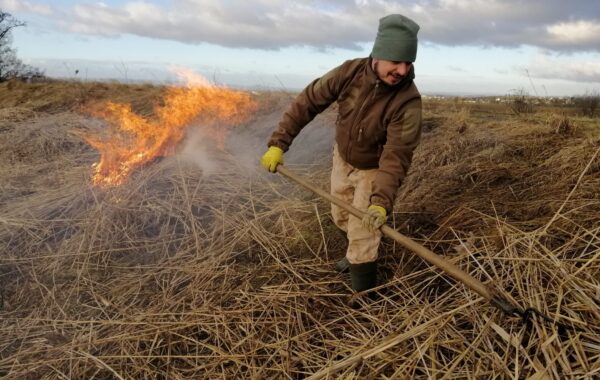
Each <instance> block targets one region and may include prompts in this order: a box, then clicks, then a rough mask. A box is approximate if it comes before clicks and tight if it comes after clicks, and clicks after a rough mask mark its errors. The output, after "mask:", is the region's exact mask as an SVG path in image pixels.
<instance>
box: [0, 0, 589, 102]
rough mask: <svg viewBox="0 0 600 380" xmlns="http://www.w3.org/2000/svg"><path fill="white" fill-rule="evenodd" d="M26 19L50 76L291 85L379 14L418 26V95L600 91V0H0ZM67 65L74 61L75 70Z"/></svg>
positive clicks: (366, 41)
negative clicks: (181, 75)
mask: <svg viewBox="0 0 600 380" xmlns="http://www.w3.org/2000/svg"><path fill="white" fill-rule="evenodd" d="M0 8H1V9H2V10H4V11H7V12H10V13H12V14H13V15H14V16H16V17H17V18H18V19H20V20H22V21H25V22H27V27H26V28H19V29H17V30H15V31H14V33H13V44H14V47H16V48H17V49H18V54H19V56H20V57H21V58H22V59H23V60H24V61H25V62H27V63H30V64H33V65H36V66H38V67H40V68H42V69H44V70H45V71H46V73H47V74H48V75H51V76H56V77H69V78H73V77H77V78H81V79H88V80H90V79H97V78H114V79H119V80H138V79H142V80H154V81H159V82H165V81H169V80H172V78H173V76H172V74H171V71H172V70H171V69H172V68H173V67H177V66H180V67H181V66H183V67H187V68H189V69H192V70H194V71H196V72H198V73H201V74H203V75H205V76H206V77H207V78H208V79H209V80H211V81H213V82H216V83H219V84H227V85H230V86H252V87H275V88H285V89H299V88H302V87H304V86H305V85H306V84H307V83H308V82H309V81H311V80H312V79H314V78H316V77H318V76H320V75H321V74H323V73H324V72H326V71H327V70H329V69H331V68H333V67H335V66H337V65H339V64H340V63H342V62H343V61H344V60H346V59H350V58H355V57H364V56H368V55H369V53H370V50H371V46H372V43H373V40H374V38H375V35H376V31H377V24H378V20H379V18H380V17H382V16H384V15H386V14H390V13H402V14H404V15H406V16H409V17H411V18H412V19H413V20H415V21H416V22H417V23H418V24H419V25H420V26H421V30H420V32H419V44H420V45H419V52H418V56H417V62H416V64H415V70H416V75H417V79H416V82H417V85H418V86H419V88H420V90H421V92H423V93H425V94H436V93H442V94H498V95H503V94H507V93H510V92H511V91H514V90H520V89H524V90H525V91H527V92H529V93H531V94H534V95H535V94H536V93H537V94H539V95H551V96H552V95H576V94H583V93H585V92H586V91H593V90H598V89H600V1H598V0H570V1H564V0H528V1H527V0H396V1H388V0H312V1H310V0H305V1H292V0H136V1H129V0H119V1H118V0H104V1H93V0H89V1H86V0H84V1H73V0H55V1H38V0H0ZM75 70H79V73H78V74H75Z"/></svg>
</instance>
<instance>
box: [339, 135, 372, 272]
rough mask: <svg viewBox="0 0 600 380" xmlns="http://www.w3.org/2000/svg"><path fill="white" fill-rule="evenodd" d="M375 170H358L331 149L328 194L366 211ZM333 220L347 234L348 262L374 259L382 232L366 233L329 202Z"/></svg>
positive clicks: (354, 221)
mask: <svg viewBox="0 0 600 380" xmlns="http://www.w3.org/2000/svg"><path fill="white" fill-rule="evenodd" d="M376 173H377V169H369V170H360V169H356V168H355V167H353V166H352V165H350V164H349V163H347V162H345V161H344V160H343V159H342V158H341V157H340V154H339V152H338V147H337V144H336V145H335V146H334V148H333V167H332V170H331V195H333V196H334V197H337V198H339V199H341V200H343V201H344V202H347V203H350V204H352V205H353V206H354V207H356V208H357V209H359V210H361V211H366V209H367V207H369V204H370V197H371V192H372V188H373V180H374V179H375V174H376ZM331 215H332V217H333V222H334V223H335V224H336V226H338V227H339V228H340V229H341V230H342V231H344V232H346V234H347V236H348V250H347V251H346V258H347V259H348V261H349V262H350V263H351V264H362V263H367V262H371V261H375V260H376V259H377V253H378V248H379V242H380V240H381V231H379V230H377V231H375V232H369V231H368V230H367V229H365V228H363V227H362V223H361V220H360V219H358V218H357V217H355V216H353V215H350V214H349V213H348V211H345V210H343V209H341V208H339V207H338V206H336V205H334V204H333V203H332V204H331Z"/></svg>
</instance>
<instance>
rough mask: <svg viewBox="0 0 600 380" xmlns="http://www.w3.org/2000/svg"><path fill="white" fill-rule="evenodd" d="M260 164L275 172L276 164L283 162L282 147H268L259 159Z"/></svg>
mask: <svg viewBox="0 0 600 380" xmlns="http://www.w3.org/2000/svg"><path fill="white" fill-rule="evenodd" d="M260 164H261V165H262V166H263V167H264V168H265V169H267V170H268V171H270V172H271V173H275V172H276V171H277V165H279V164H283V149H281V148H279V147H276V146H271V147H269V149H268V150H267V152H266V153H265V154H263V156H262V158H261V159H260Z"/></svg>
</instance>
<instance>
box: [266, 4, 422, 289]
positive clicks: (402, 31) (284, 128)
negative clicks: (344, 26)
mask: <svg viewBox="0 0 600 380" xmlns="http://www.w3.org/2000/svg"><path fill="white" fill-rule="evenodd" d="M418 30H419V26H418V25H417V24H416V23H415V22H414V21H412V20H411V19H409V18H407V17H405V16H402V15H397V14H393V15H388V16H386V17H383V18H382V19H380V20H379V29H378V32H377V38H376V40H375V44H374V46H373V50H372V52H371V56H370V57H368V58H360V59H354V60H349V61H346V62H344V63H343V64H342V65H341V66H338V67H336V68H335V69H333V70H331V71H330V72H328V73H327V74H325V75H324V76H322V77H321V78H318V79H316V80H314V81H313V82H312V83H311V84H309V85H308V86H307V87H306V88H305V89H304V90H303V91H302V93H300V95H298V97H297V98H296V99H295V101H294V102H293V103H292V105H291V106H290V108H289V109H288V110H287V111H286V112H285V113H284V115H283V117H282V119H281V121H280V123H279V126H278V128H277V129H276V130H275V132H274V133H273V135H272V136H271V139H270V140H269V142H268V147H269V149H268V150H267V152H266V153H265V154H264V155H263V157H262V158H261V164H262V165H263V166H264V167H265V168H266V169H267V170H269V171H271V172H276V170H277V165H279V164H282V163H283V153H284V152H286V151H287V150H288V149H289V147H290V145H291V143H292V141H293V140H294V138H295V137H296V136H297V135H298V133H299V132H300V130H301V129H302V128H303V127H304V126H305V125H306V124H308V123H309V122H310V121H311V120H312V119H313V118H314V117H315V116H316V115H317V114H319V113H320V112H323V111H324V110H325V109H326V108H327V107H328V106H329V105H330V104H332V103H333V102H335V101H337V102H338V107H339V111H338V112H339V114H338V117H337V121H336V137H335V140H336V144H335V146H334V150H333V167H332V172H331V194H332V195H333V196H335V197H338V198H341V199H342V200H344V201H346V202H348V203H351V204H352V205H353V206H354V207H356V208H358V209H359V210H367V214H366V216H365V217H364V218H363V220H362V221H361V220H359V219H358V218H356V217H354V216H352V215H349V214H348V212H346V211H344V210H342V209H340V208H339V207H337V206H335V205H333V204H332V206H331V214H332V217H333V220H334V222H335V224H336V225H337V226H338V227H339V228H340V229H342V230H343V231H345V232H346V233H347V236H348V250H347V252H346V257H345V258H344V259H342V260H341V261H340V262H338V263H337V264H336V269H337V270H339V271H344V270H347V269H348V268H349V270H350V275H351V279H352V289H353V290H354V291H357V292H360V291H365V290H368V289H371V288H373V287H374V286H376V282H377V277H376V273H377V264H376V260H377V254H378V248H379V242H380V240H381V232H380V231H379V228H380V227H381V226H382V225H383V224H384V223H385V222H386V219H387V216H388V215H389V214H390V213H391V212H392V209H393V205H394V198H395V196H396V192H397V190H398V187H399V186H400V184H401V183H402V180H403V179H404V177H405V176H406V173H407V171H408V168H409V166H410V163H411V161H412V155H413V150H414V149H415V147H416V146H417V144H418V143H419V139H420V136H421V109H422V106H421V95H420V94H419V91H418V90H417V87H416V86H415V84H414V83H413V78H414V68H413V62H414V61H415V59H416V55H417V32H418Z"/></svg>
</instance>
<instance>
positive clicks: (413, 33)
mask: <svg viewBox="0 0 600 380" xmlns="http://www.w3.org/2000/svg"><path fill="white" fill-rule="evenodd" d="M418 31H419V25H417V23H416V22H414V21H413V20H411V19H409V18H408V17H405V16H402V15H388V16H385V17H383V18H381V19H380V20H379V29H378V30H377V38H376V39H375V44H374V45H373V51H372V52H371V56H372V57H373V58H376V59H385V60H387V61H398V62H414V61H415V59H416V58H417V32H418Z"/></svg>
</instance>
